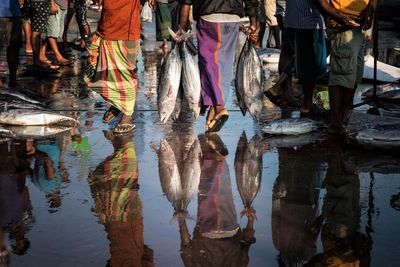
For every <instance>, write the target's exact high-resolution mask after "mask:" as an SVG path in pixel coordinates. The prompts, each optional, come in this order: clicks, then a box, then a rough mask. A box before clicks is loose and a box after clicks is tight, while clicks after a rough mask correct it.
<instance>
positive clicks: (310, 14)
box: [284, 0, 325, 29]
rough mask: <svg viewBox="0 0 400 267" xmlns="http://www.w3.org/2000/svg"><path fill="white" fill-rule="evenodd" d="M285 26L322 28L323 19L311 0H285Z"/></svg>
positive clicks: (323, 25)
mask: <svg viewBox="0 0 400 267" xmlns="http://www.w3.org/2000/svg"><path fill="white" fill-rule="evenodd" d="M284 24H285V27H286V28H293V29H324V28H325V24H324V20H323V18H322V16H321V13H319V11H318V9H317V7H316V6H315V5H314V3H313V2H312V0H286V16H285V22H284Z"/></svg>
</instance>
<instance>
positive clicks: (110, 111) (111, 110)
mask: <svg viewBox="0 0 400 267" xmlns="http://www.w3.org/2000/svg"><path fill="white" fill-rule="evenodd" d="M120 113H121V111H119V110H118V109H117V108H115V107H114V106H111V107H109V108H108V109H107V111H106V112H104V115H103V122H104V123H109V122H111V121H113V120H114V119H115V118H116V117H117V116H118V115H119V114H120ZM110 115H113V116H110ZM106 117H109V119H108V120H106V119H105V118H106Z"/></svg>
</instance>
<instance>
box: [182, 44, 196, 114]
mask: <svg viewBox="0 0 400 267" xmlns="http://www.w3.org/2000/svg"><path fill="white" fill-rule="evenodd" d="M180 48H181V49H180V51H181V57H182V87H183V93H184V95H185V98H186V100H187V102H188V104H189V109H190V110H191V111H193V115H194V117H195V118H197V117H199V114H200V96H201V82H200V71H199V67H198V66H197V63H196V61H195V60H194V58H193V56H192V54H191V53H190V51H189V50H188V48H187V45H186V42H183V43H182V44H180Z"/></svg>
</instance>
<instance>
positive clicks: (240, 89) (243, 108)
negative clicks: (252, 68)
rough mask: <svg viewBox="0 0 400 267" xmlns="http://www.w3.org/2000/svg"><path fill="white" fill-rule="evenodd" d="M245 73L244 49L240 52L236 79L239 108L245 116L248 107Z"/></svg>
mask: <svg viewBox="0 0 400 267" xmlns="http://www.w3.org/2000/svg"><path fill="white" fill-rule="evenodd" d="M246 43H247V42H246ZM245 45H246V44H245ZM243 72H244V49H242V51H241V52H240V55H239V58H238V61H237V66H236V77H235V93H236V98H237V101H238V105H239V108H240V110H241V111H242V114H243V116H245V115H246V111H247V107H246V103H245V102H244V88H243V86H244V84H243Z"/></svg>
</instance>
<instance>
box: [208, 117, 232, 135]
mask: <svg viewBox="0 0 400 267" xmlns="http://www.w3.org/2000/svg"><path fill="white" fill-rule="evenodd" d="M228 118H229V115H227V114H223V115H221V117H219V118H213V119H212V120H211V122H213V121H215V123H214V126H213V127H211V128H209V129H208V130H207V131H206V133H214V132H218V131H219V130H221V128H222V127H223V126H224V124H225V122H226V121H227V120H228ZM211 122H210V123H211Z"/></svg>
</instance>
